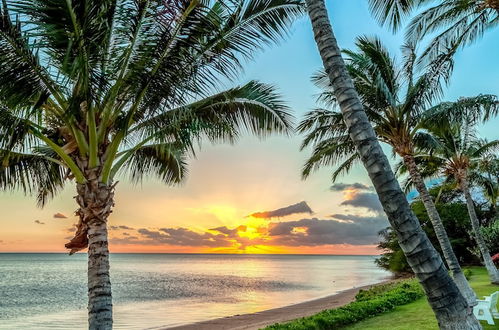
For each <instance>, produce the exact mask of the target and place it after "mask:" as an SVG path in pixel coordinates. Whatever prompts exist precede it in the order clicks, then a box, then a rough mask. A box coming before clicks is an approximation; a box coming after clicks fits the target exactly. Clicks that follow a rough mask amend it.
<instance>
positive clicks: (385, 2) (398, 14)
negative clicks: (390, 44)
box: [369, 0, 426, 31]
mask: <svg viewBox="0 0 499 330" xmlns="http://www.w3.org/2000/svg"><path fill="white" fill-rule="evenodd" d="M424 2H426V1H425V0H369V8H370V10H371V12H372V13H373V15H374V17H375V18H376V19H377V20H378V21H379V22H380V23H381V24H388V26H390V27H391V28H392V30H393V31H397V30H398V29H399V28H400V26H401V24H402V22H403V20H404V18H405V17H406V16H407V15H409V13H410V12H411V11H412V10H413V9H414V8H415V7H416V6H417V5H418V4H419V3H424Z"/></svg>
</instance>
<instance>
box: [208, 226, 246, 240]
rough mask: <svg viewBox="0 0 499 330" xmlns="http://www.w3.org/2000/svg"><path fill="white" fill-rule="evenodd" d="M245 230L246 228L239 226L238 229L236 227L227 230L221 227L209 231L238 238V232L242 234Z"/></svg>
mask: <svg viewBox="0 0 499 330" xmlns="http://www.w3.org/2000/svg"><path fill="white" fill-rule="evenodd" d="M247 229H248V227H247V226H244V225H241V226H238V227H236V228H234V229H229V228H228V227H226V226H223V227H217V228H211V229H209V230H211V231H217V232H219V233H222V234H225V235H227V236H228V237H236V236H239V235H237V233H238V232H240V231H243V232H244V231H246V230H247Z"/></svg>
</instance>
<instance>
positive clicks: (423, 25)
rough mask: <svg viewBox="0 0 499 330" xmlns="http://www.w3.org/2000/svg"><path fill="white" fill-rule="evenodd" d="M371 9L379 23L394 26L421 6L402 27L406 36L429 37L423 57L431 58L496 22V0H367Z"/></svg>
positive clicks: (474, 37)
mask: <svg viewBox="0 0 499 330" xmlns="http://www.w3.org/2000/svg"><path fill="white" fill-rule="evenodd" d="M369 2H370V5H371V10H372V12H373V14H374V15H375V17H376V18H377V19H378V20H379V21H380V22H381V23H387V24H389V25H390V26H391V27H392V28H393V29H394V30H397V29H398V28H399V27H400V26H401V23H402V22H403V19H404V17H405V16H407V15H408V14H410V13H411V12H413V11H414V10H415V9H416V8H419V7H424V9H423V11H422V12H421V13H419V14H418V15H417V16H416V17H414V18H413V19H412V20H411V21H410V23H409V25H408V27H407V31H406V36H407V38H408V40H411V41H416V40H422V39H423V38H424V37H426V36H428V35H433V34H434V33H436V36H433V37H432V40H431V42H429V46H428V48H427V49H426V50H425V53H424V57H425V58H426V57H428V58H429V59H433V58H435V56H437V55H438V54H440V53H441V52H444V51H446V50H448V49H451V48H455V47H457V46H461V47H464V46H467V45H470V44H472V43H473V42H475V41H476V40H477V39H479V38H481V37H482V36H483V34H484V33H485V32H486V31H488V30H490V29H493V28H495V27H496V26H497V21H498V20H499V1H498V0H438V1H434V0H369ZM428 5H429V6H428Z"/></svg>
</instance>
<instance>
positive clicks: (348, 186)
mask: <svg viewBox="0 0 499 330" xmlns="http://www.w3.org/2000/svg"><path fill="white" fill-rule="evenodd" d="M330 189H331V191H344V190H372V187H369V186H366V185H365V184H362V183H358V182H355V183H335V184H333V185H332V186H331V188H330Z"/></svg>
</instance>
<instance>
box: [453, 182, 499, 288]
mask: <svg viewBox="0 0 499 330" xmlns="http://www.w3.org/2000/svg"><path fill="white" fill-rule="evenodd" d="M460 183H461V184H460V186H461V187H460V188H461V190H462V191H463V194H464V198H465V199H466V206H467V207H468V214H469V216H470V221H471V227H472V229H473V236H475V241H476V243H477V245H478V249H479V250H480V254H481V255H482V259H483V263H484V264H485V268H487V272H488V273H489V277H490V282H492V284H498V285H499V271H498V270H497V268H496V266H495V265H494V262H493V261H492V257H491V256H490V252H489V249H488V248H487V244H485V240H484V239H483V237H482V234H481V233H480V223H479V221H478V217H477V215H476V212H475V204H474V203H473V199H472V198H471V193H470V189H469V183H468V178H467V177H466V176H465V175H463V177H462V178H461V180H460Z"/></svg>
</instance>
